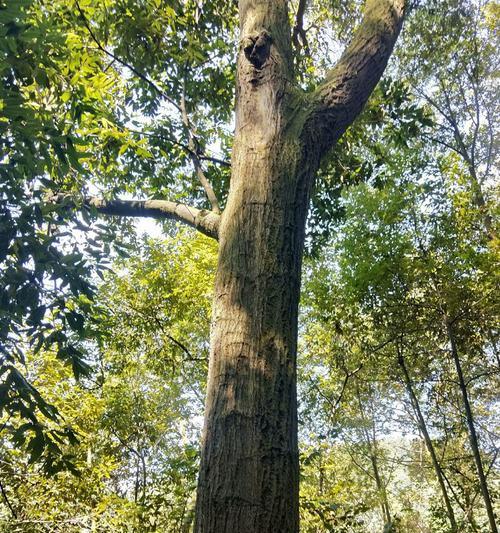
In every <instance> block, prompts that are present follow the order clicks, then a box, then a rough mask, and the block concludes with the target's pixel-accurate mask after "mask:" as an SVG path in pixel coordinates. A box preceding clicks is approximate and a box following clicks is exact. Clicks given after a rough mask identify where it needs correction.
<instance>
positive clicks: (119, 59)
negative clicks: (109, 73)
mask: <svg viewBox="0 0 500 533" xmlns="http://www.w3.org/2000/svg"><path fill="white" fill-rule="evenodd" d="M75 4H76V8H77V9H78V12H79V13H80V17H81V18H82V20H83V23H84V25H85V27H86V28H87V30H88V32H89V34H90V37H91V38H92V40H93V41H94V42H95V44H96V45H97V47H98V48H99V50H101V51H102V52H104V53H105V54H106V55H107V56H108V57H110V58H111V59H113V60H114V61H116V62H117V63H120V65H122V66H124V67H125V68H128V69H129V70H130V71H131V72H133V73H134V74H135V75H136V76H137V77H138V78H140V79H141V80H142V81H144V82H146V83H147V84H148V85H149V86H150V87H151V88H153V89H154V90H155V91H156V92H157V93H158V94H159V95H160V96H161V97H162V98H164V99H165V100H166V101H167V102H168V103H169V104H171V105H173V106H174V107H175V108H176V109H177V110H178V111H180V110H181V109H180V107H179V105H178V104H177V103H176V102H175V101H174V100H172V98H170V96H168V95H167V94H166V93H165V91H163V90H162V89H160V87H158V85H157V84H156V83H155V82H154V81H153V80H150V79H149V78H148V77H147V76H146V75H145V74H143V73H142V72H141V71H140V70H137V69H136V68H135V67H134V66H133V65H131V64H130V63H127V62H126V61H124V60H123V59H121V58H119V57H118V56H116V55H115V54H113V53H112V52H110V51H109V50H108V49H106V48H105V47H104V46H103V45H102V44H101V42H100V41H99V39H98V38H97V37H96V35H95V33H94V32H93V30H92V28H91V27H90V24H89V21H88V20H87V17H86V16H85V13H84V12H83V10H82V8H81V7H80V4H79V3H78V0H75Z"/></svg>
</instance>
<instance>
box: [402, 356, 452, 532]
mask: <svg viewBox="0 0 500 533" xmlns="http://www.w3.org/2000/svg"><path fill="white" fill-rule="evenodd" d="M398 364H399V366H400V367H401V370H402V371H403V377H404V381H405V385H406V390H407V392H408V396H409V397H410V401H411V404H412V406H413V410H414V412H415V415H416V416H417V420H418V426H419V428H420V431H421V432H422V435H423V436H424V441H425V446H426V447H427V451H428V452H429V455H430V456H431V462H432V466H433V468H434V473H435V474H436V478H437V480H438V483H439V487H440V489H441V493H442V495H443V499H444V503H445V505H446V512H447V513H448V519H449V521H450V526H451V531H452V532H453V533H455V532H458V526H457V522H456V519H455V513H454V511H453V506H452V505H451V501H450V498H449V496H448V491H447V490H446V484H445V480H444V477H443V473H442V470H441V465H440V464H439V461H438V458H437V455H436V450H435V449H434V444H433V443H432V439H431V437H430V435H429V432H428V430H427V424H426V423H425V418H424V415H423V414H422V410H421V409H420V403H419V401H418V398H417V395H416V394H415V391H414V390H413V384H412V380H411V377H410V374H409V372H408V369H407V367H406V363H405V359H404V357H403V354H402V353H401V351H400V349H399V348H398Z"/></svg>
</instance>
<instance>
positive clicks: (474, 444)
mask: <svg viewBox="0 0 500 533" xmlns="http://www.w3.org/2000/svg"><path fill="white" fill-rule="evenodd" d="M446 332H447V334H448V340H449V342H450V346H451V356H452V358H453V362H454V363H455V369H456V371H457V376H458V383H459V386H460V392H461V393H462V400H463V402H464V409H465V418H466V420H467V426H468V428H469V440H470V444H471V448H472V454H473V456H474V461H475V463H476V469H477V474H478V477H479V486H480V487H481V494H482V496H483V500H484V505H485V507H486V513H487V515H488V521H489V524H490V529H491V532H492V533H498V528H497V524H496V521H495V514H494V512H493V506H492V503H491V497H490V493H489V490H488V484H487V482H486V475H485V473H484V468H483V462H482V460H481V453H480V451H479V443H478V438H477V433H476V428H475V426H474V417H473V416H472V408H471V405H470V402H469V394H468V391H467V385H466V384H465V379H464V374H463V371H462V364H461V362H460V357H459V355H458V349H457V344H456V340H455V335H454V333H453V328H452V325H451V323H450V321H449V320H446Z"/></svg>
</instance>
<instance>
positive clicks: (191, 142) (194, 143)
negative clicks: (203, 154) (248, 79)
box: [181, 84, 220, 214]
mask: <svg viewBox="0 0 500 533" xmlns="http://www.w3.org/2000/svg"><path fill="white" fill-rule="evenodd" d="M181 113H182V122H183V123H184V127H185V129H186V133H187V136H188V151H189V155H190V157H191V161H192V162H193V166H194V169H195V171H196V175H197V176H198V179H199V180H200V183H201V184H202V186H203V189H204V190H205V194H206V195H207V198H208V201H209V202H210V205H211V206H212V211H213V212H214V213H217V214H219V213H220V206H219V202H218V200H217V196H216V195H215V192H214V190H213V187H212V185H211V184H210V182H209V181H208V179H207V177H206V176H205V173H204V172H203V168H202V166H201V161H200V159H199V157H198V152H199V143H198V140H197V139H196V136H195V134H194V133H193V130H192V128H191V123H190V121H189V116H188V114H187V109H186V90H185V84H184V86H183V88H182V99H181Z"/></svg>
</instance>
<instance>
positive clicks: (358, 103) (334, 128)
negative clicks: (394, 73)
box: [304, 0, 405, 156]
mask: <svg viewBox="0 0 500 533" xmlns="http://www.w3.org/2000/svg"><path fill="white" fill-rule="evenodd" d="M404 13H405V0H367V2H366V6H365V13H364V18H363V21H362V22H361V24H360V26H359V28H358V30H357V32H356V33H355V35H354V38H353V40H352V42H351V44H350V45H349V46H348V47H347V49H346V50H345V52H344V54H343V55H342V57H341V58H340V60H339V62H338V63H337V65H336V66H335V67H334V68H333V69H332V70H331V71H330V72H329V73H328V75H327V77H326V79H325V81H324V82H323V83H322V84H321V85H320V86H319V87H318V89H317V90H316V92H315V93H314V94H313V105H314V107H313V110H312V113H311V114H310V116H309V117H308V119H307V120H306V125H305V130H304V133H305V134H306V135H307V136H308V138H311V140H312V141H313V143H315V145H316V146H317V147H318V149H319V155H320V156H323V155H325V153H326V152H327V151H328V150H329V149H330V148H331V147H332V146H333V145H334V144H335V142H336V141H337V140H338V139H339V138H340V137H341V135H342V134H343V133H344V132H345V130H346V129H347V128H348V127H349V125H350V124H352V122H353V121H354V120H355V119H356V117H357V116H358V115H359V114H360V113H361V110H362V109H363V107H364V105H365V104H366V101H367V100H368V98H369V96H370V94H371V93H372V91H373V89H374V88H375V86H376V84H377V83H378V81H379V79H380V78H381V76H382V74H383V72H384V69H385V67H386V65H387V62H388V60H389V57H390V55H391V53H392V50H393V48H394V44H395V42H396V39H397V37H398V35H399V32H400V31H401V26H402V24H403V17H404Z"/></svg>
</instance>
